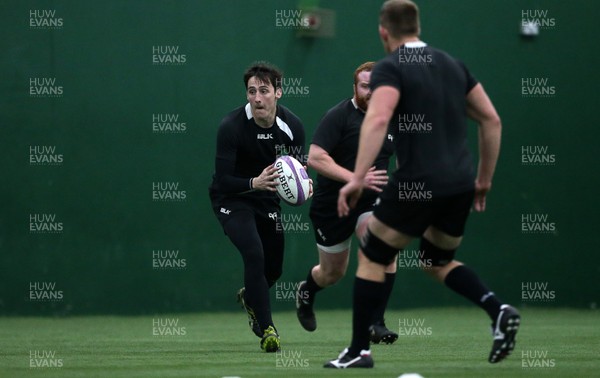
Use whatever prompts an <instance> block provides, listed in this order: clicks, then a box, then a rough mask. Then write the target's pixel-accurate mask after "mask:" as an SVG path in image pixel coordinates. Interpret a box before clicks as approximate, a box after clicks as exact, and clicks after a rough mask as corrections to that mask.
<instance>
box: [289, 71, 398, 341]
mask: <svg viewBox="0 0 600 378" xmlns="http://www.w3.org/2000/svg"><path fill="white" fill-rule="evenodd" d="M374 65H375V63H374V62H366V63H363V64H362V65H360V66H359V67H358V68H357V69H356V71H355V72H354V85H353V87H354V96H353V97H352V98H350V99H347V100H344V101H342V102H340V103H339V104H337V105H336V106H334V107H333V108H331V109H330V110H329V111H328V112H327V113H326V114H325V116H324V117H323V119H322V120H321V122H320V124H319V126H318V127H317V130H316V131H315V134H314V136H313V139H312V143H311V145H310V149H309V151H308V165H309V166H310V167H312V168H314V169H315V170H316V171H317V173H318V176H317V187H316V190H315V194H314V197H313V200H312V203H311V206H310V219H311V221H312V223H313V229H314V230H315V239H316V241H317V250H318V251H319V264H318V265H315V266H314V267H312V268H311V269H310V270H309V271H308V275H307V276H306V281H302V282H301V283H300V285H299V286H298V293H297V295H296V308H297V310H296V313H297V316H298V320H299V321H300V324H301V325H302V327H303V328H304V329H306V330H307V331H311V332H312V331H314V330H315V329H316V328H317V320H316V317H315V313H314V311H313V305H314V301H315V297H316V294H317V293H318V292H319V291H320V290H322V289H324V288H326V287H328V286H331V285H333V284H335V283H337V282H338V281H339V280H340V279H341V278H342V277H343V276H344V275H345V274H346V269H347V268H348V256H349V251H350V247H351V241H352V234H353V233H354V232H355V231H356V232H357V234H358V235H360V234H362V233H363V232H364V229H365V226H366V220H367V218H368V217H369V216H370V215H371V213H372V210H373V205H374V203H375V201H376V199H377V193H378V192H380V191H381V188H382V187H383V186H384V185H385V184H386V183H387V180H388V177H387V167H388V161H389V157H390V156H391V155H392V154H393V152H394V145H393V143H392V139H393V136H392V135H391V134H389V135H388V138H387V140H386V142H385V143H384V145H383V148H382V150H381V152H380V153H379V155H378V156H377V159H376V160H375V163H374V165H373V167H371V169H370V170H369V171H368V172H367V175H366V177H365V187H366V188H367V189H368V190H367V191H365V193H364V195H363V197H362V198H361V199H360V201H359V202H358V204H357V206H356V207H355V208H354V209H352V211H350V214H349V216H348V217H346V218H340V217H338V215H337V197H338V194H339V190H340V189H341V187H342V186H343V185H344V184H345V183H346V182H348V181H349V180H350V178H351V177H352V171H353V170H354V162H355V161H356V153H357V151H358V137H359V134H360V125H361V123H362V121H363V119H364V117H365V111H366V110H367V107H368V105H369V100H370V97H371V90H370V89H369V81H370V77H371V71H372V69H373V66H374ZM359 258H363V257H362V254H361V253H360V251H359ZM385 276H386V278H385V289H384V290H385V295H384V296H385V297H386V300H385V301H383V302H382V303H381V305H380V306H379V308H377V310H376V311H375V313H374V317H373V322H372V325H371V341H372V342H374V343H379V342H384V343H386V344H391V343H393V342H394V341H396V339H397V338H398V335H397V334H396V333H394V332H392V331H390V330H389V329H387V327H386V326H385V322H384V319H383V314H384V312H385V308H386V304H387V298H389V296H390V294H391V292H392V288H393V286H394V278H395V276H396V264H395V263H392V264H389V265H388V266H387V267H386V274H385Z"/></svg>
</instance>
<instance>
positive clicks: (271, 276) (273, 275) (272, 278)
mask: <svg viewBox="0 0 600 378" xmlns="http://www.w3.org/2000/svg"><path fill="white" fill-rule="evenodd" d="M281 274H282V270H281V269H279V270H274V271H269V272H267V273H266V274H265V278H266V279H267V284H268V285H269V287H273V285H275V283H276V282H277V281H278V280H279V278H281Z"/></svg>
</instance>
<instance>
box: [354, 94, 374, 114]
mask: <svg viewBox="0 0 600 378" xmlns="http://www.w3.org/2000/svg"><path fill="white" fill-rule="evenodd" d="M354 97H355V98H356V106H358V107H359V108H360V109H361V110H362V111H363V112H366V111H367V108H368V107H369V100H370V99H371V96H359V95H358V94H357V93H356V92H355V93H354Z"/></svg>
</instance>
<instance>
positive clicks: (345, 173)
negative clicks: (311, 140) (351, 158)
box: [308, 154, 352, 183]
mask: <svg viewBox="0 0 600 378" xmlns="http://www.w3.org/2000/svg"><path fill="white" fill-rule="evenodd" d="M308 166H309V167H311V168H313V169H314V170H315V171H317V173H319V174H320V175H323V176H325V177H327V178H329V179H332V180H335V181H339V182H343V183H346V182H348V181H350V179H351V178H352V172H351V171H349V170H347V169H346V168H344V167H342V166H340V165H338V164H337V163H336V162H335V160H333V158H332V157H331V156H329V155H326V154H325V155H318V156H309V159H308Z"/></svg>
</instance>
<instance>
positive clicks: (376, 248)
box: [360, 228, 398, 266]
mask: <svg viewBox="0 0 600 378" xmlns="http://www.w3.org/2000/svg"><path fill="white" fill-rule="evenodd" d="M360 244H361V245H360V247H361V249H362V252H363V255H365V257H366V258H367V259H369V260H370V261H372V262H374V263H377V264H381V265H385V266H387V265H389V264H391V263H392V262H393V261H394V260H395V259H396V255H397V254H398V248H394V247H392V246H391V245H389V244H387V243H386V242H384V241H383V240H381V239H380V238H378V237H377V236H375V235H374V234H373V233H371V230H369V229H368V228H367V231H366V232H365V236H364V237H363V238H361V243H360Z"/></svg>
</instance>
